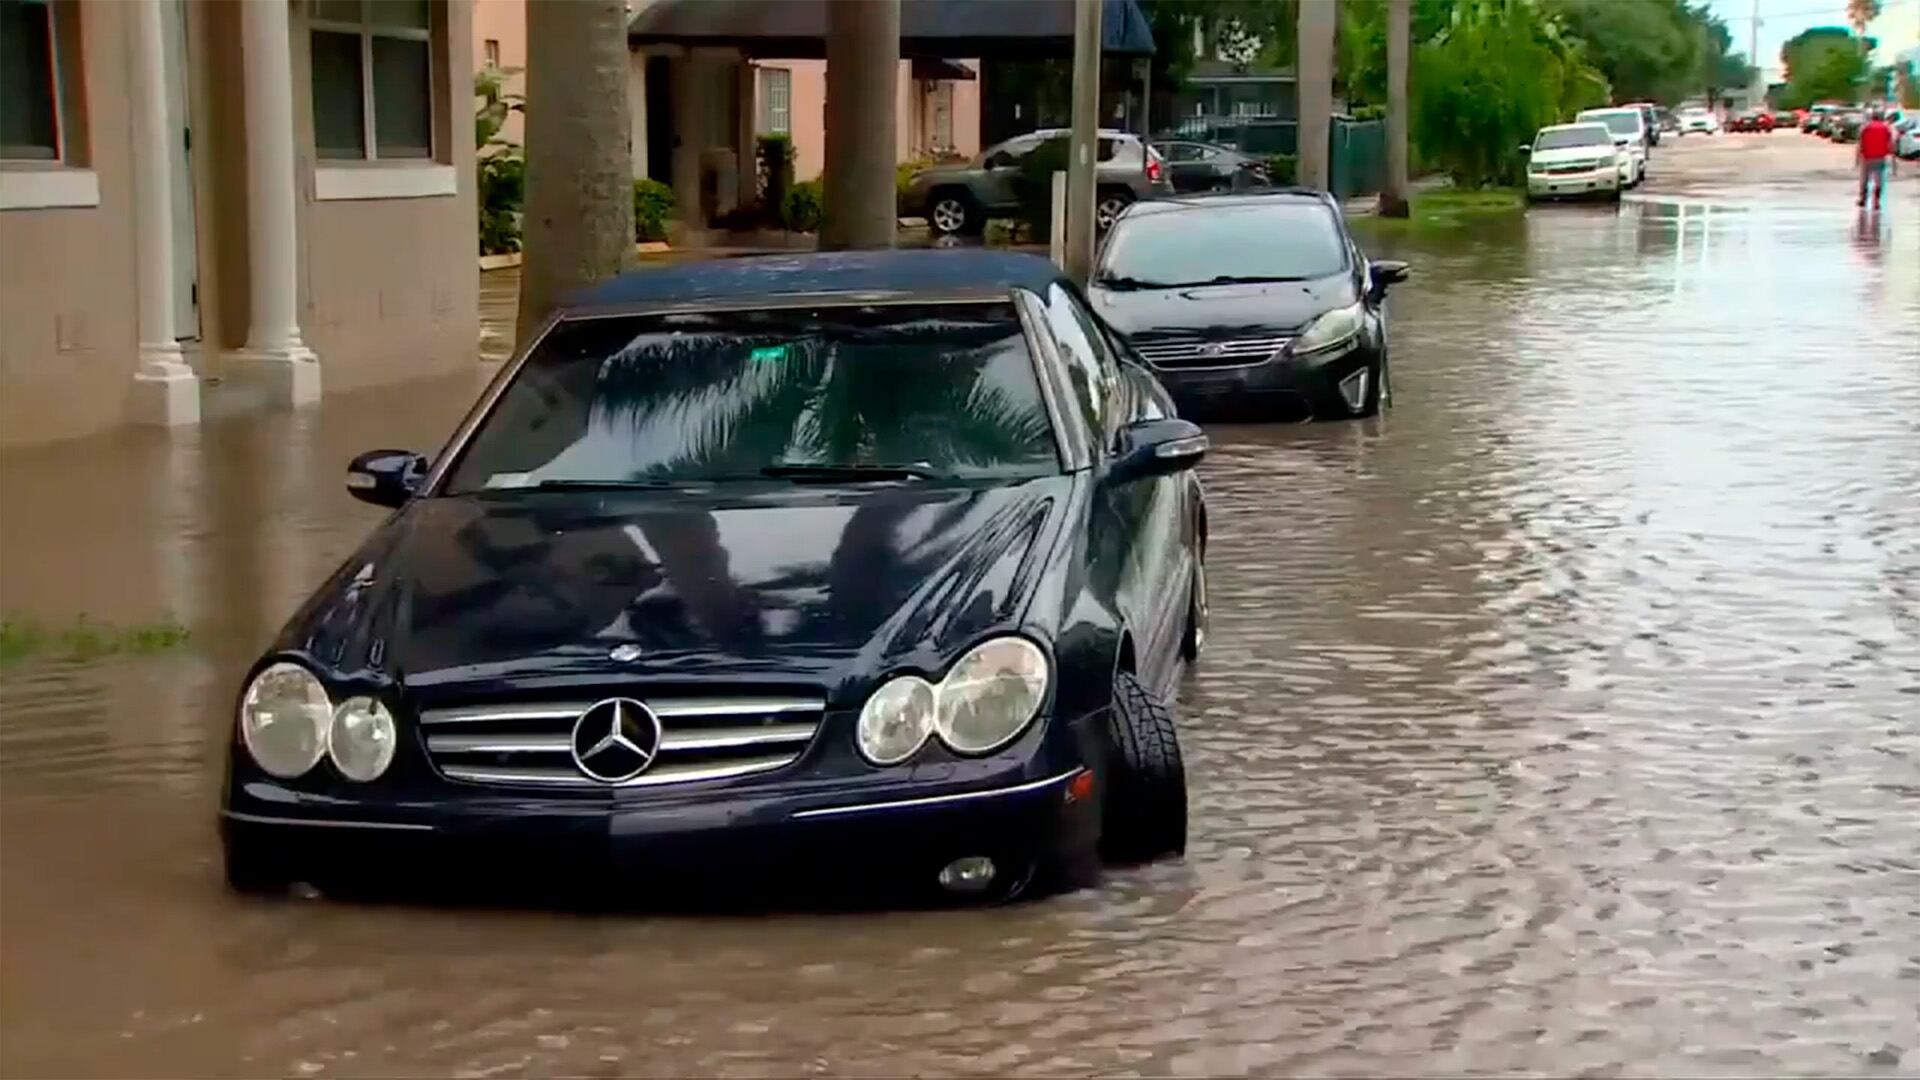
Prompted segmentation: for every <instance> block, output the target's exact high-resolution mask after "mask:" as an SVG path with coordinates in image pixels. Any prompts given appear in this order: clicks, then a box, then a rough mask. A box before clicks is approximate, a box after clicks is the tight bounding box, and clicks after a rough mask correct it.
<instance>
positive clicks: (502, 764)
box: [221, 250, 1207, 898]
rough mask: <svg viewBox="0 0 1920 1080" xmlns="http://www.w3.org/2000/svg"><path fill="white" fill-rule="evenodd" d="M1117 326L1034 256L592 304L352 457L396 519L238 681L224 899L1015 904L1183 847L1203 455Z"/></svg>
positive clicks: (644, 279) (799, 276)
mask: <svg viewBox="0 0 1920 1080" xmlns="http://www.w3.org/2000/svg"><path fill="white" fill-rule="evenodd" d="M1111 334H1112V332H1111V330H1110V329H1109V328H1108V327H1107V326H1106V325H1105V324H1104V323H1103V322H1102V321H1101V320H1100V319H1099V318H1098V317H1097V316H1095V315H1094V313H1093V312H1092V311H1091V310H1090V309H1088V308H1087V307H1086V306H1085V304H1084V302H1083V301H1082V299H1081V294H1080V292H1079V290H1077V289H1076V288H1075V287H1074V286H1073V285H1072V284H1071V283H1070V282H1068V281H1067V280H1066V279H1064V278H1063V277H1062V276H1061V275H1060V273H1059V271H1058V270H1057V269H1056V268H1054V266H1053V265H1052V264H1051V263H1049V262H1047V261H1046V260H1044V259H1041V258H1038V257H1036V256H1032V255H1020V254H1011V253H1005V252H991V251H928V250H921V251H889V252H848V253H837V254H819V255H815V254H807V255H787V256H777V257H770V258H758V259H737V260H723V261H717V262H709V263H694V264H686V265H682V266H676V267H666V268H660V269H652V270H645V271H639V272H630V273H627V274H623V275H619V276H617V277H615V278H614V279H612V280H610V281H608V282H605V283H603V284H601V285H598V286H595V287H593V288H591V289H588V290H586V291H585V292H584V293H583V294H581V295H580V296H578V297H576V298H575V299H574V301H573V306H569V307H566V308H563V309H562V310H561V311H560V312H559V314H558V316H557V317H556V318H555V319H554V320H553V321H552V322H550V323H548V324H547V325H546V326H545V327H544V328H543V329H541V330H540V331H539V332H538V333H537V335H536V338H535V341H534V342H533V344H532V345H531V347H530V349H529V350H528V351H527V352H526V353H524V354H522V356H521V357H520V358H518V359H516V360H514V361H512V362H510V363H509V364H508V365H507V366H506V367H505V368H503V369H502V371H501V372H500V374H499V375H498V376H496V378H495V380H494V381H493V383H492V384H491V386H490V387H489V388H488V389H487V390H486V391H485V393H484V394H483V395H482V397H481V399H480V401H479V403H478V404H477V405H476V406H475V407H474V409H473V411H472V412H471V413H470V414H469V415H468V417H467V418H466V419H465V420H464V421H463V422H462V423H461V424H460V426H459V428H458V429H457V430H456V432H455V434H454V435H453V437H452V439H451V441H450V442H449V443H448V444H447V445H446V447H445V448H444V449H443V450H442V451H441V453H440V454H439V455H438V457H436V458H435V459H434V460H433V461H432V462H431V463H429V462H428V460H427V459H426V458H423V457H421V456H419V455H416V454H412V453H408V452H405V451H398V450H380V451H374V452H372V453H369V454H364V455H362V456H361V457H359V458H358V459H356V460H355V461H354V462H353V464H352V465H351V466H350V467H349V471H348V490H349V493H350V494H352V495H353V496H355V497H356V498H359V499H361V500H362V501H365V502H370V503H373V504H375V505H377V506H382V507H388V508H391V509H392V510H393V513H392V515H391V516H389V517H388V518H387V519H386V520H385V521H384V522H383V523H381V524H380V525H379V526H378V527H376V528H375V529H374V530H373V533H372V535H370V536H369V537H368V538H367V540H366V541H365V542H364V543H363V544H362V545H361V546H360V548H359V550H357V551H356V552H355V553H354V554H353V555H351V556H350V557H349V558H348V559H347V560H346V561H345V562H344V563H343V564H342V565H341V566H340V568H339V569H338V570H336V571H335V572H333V573H332V574H331V575H329V576H328V578H327V579H326V580H325V581H324V582H323V583H321V584H320V586H319V588H318V589H317V590H316V591H315V592H314V594H313V595H312V597H311V598H310V599H309V600H308V601H307V602H306V603H305V604H303V605H302V606H301V608H300V610H299V612H298V614H296V615H295V616H294V617H293V618H292V620H291V621H289V622H288V623H287V625H286V627H285V628H284V629H283V630H282V631H281V633H280V634H279V636H278V637H277V638H276V639H275V640H274V642H273V643H272V645H271V646H270V647H269V648H268V649H267V651H266V652H265V653H264V654H263V655H262V656H261V657H260V658H259V659H258V660H257V661H256V662H255V663H254V664H253V665H252V667H251V669H250V670H249V671H248V673H247V675H246V677H245V679H244V680H243V687H242V689H241V692H240V695H239V700H238V703H237V708H236V713H237V715H235V716H234V717H233V718H232V720H231V721H230V722H231V724H232V728H231V729H230V730H231V741H230V746H229V748H228V755H227V758H228V760H227V779H226V783H225V787H224V793H223V797H222V800H221V826H222V830H221V831H222V835H223V841H224V846H225V857H226V874H227V879H228V881H229V882H230V883H231V884H232V885H233V886H234V887H235V888H238V889H241V890H243V891H253V890H272V889H276V888H280V887H282V886H284V885H285V884H287V883H288V882H292V881H314V882H319V883H322V884H323V885H325V884H327V883H331V882H332V881H334V880H336V879H337V880H342V881H345V882H357V881H360V880H362V879H364V878H366V877H368V876H371V877H375V878H385V877H388V876H391V875H396V874H404V873H409V872H412V871H414V870H416V869H418V870H420V871H422V872H430V873H432V874H435V875H440V876H441V880H443V881H446V880H466V879H467V877H468V876H469V875H471V876H472V877H474V878H477V879H479V880H481V881H482V882H493V883H498V882H504V881H512V880H532V881H546V880H549V879H548V878H547V877H545V876H542V875H545V874H549V873H550V874H552V875H554V876H555V877H556V878H560V879H564V880H568V881H571V880H574V879H576V878H584V879H586V880H587V881H589V882H591V883H592V884H593V888H594V894H595V895H598V896H608V895H613V896H622V895H630V896H635V897H641V898H644V897H647V896H653V895H659V893H660V890H664V889H667V888H669V887H674V888H677V887H679V886H681V885H683V884H688V885H691V884H692V883H696V882H698V883H705V882H707V881H709V880H712V881H714V882H716V883H722V884H723V885H724V884H731V883H733V882H734V881H735V879H737V878H738V877H746V878H749V879H751V880H752V881H754V882H759V883H761V884H763V885H764V884H779V883H782V882H784V883H787V884H789V885H792V884H796V883H798V884H809V883H812V884H820V883H828V882H837V881H845V882H858V883H860V884H859V887H860V888H862V889H864V888H866V886H867V884H868V883H869V882H872V883H874V884H875V886H876V888H877V887H878V886H879V885H880V884H882V883H891V882H898V883H903V884H905V885H906V886H907V887H908V888H910V889H919V890H924V891H926V892H928V893H931V894H934V895H936V896H953V897H966V896H981V897H985V898H1007V897H1010V896H1013V895H1017V894H1020V893H1021V892H1022V891H1026V890H1034V889H1040V888H1056V887H1059V888H1064V887H1071V886H1073V885H1076V884H1078V883H1081V882H1084V881H1086V880H1088V879H1089V877H1090V876H1091V875H1093V874H1096V873H1097V872H1098V867H1099V860H1100V858H1101V857H1103V856H1104V857H1105V858H1107V859H1110V860H1126V861H1131V860H1143V859H1150V858H1153V857H1157V856H1160V855H1165V854H1169V853H1173V852H1178V851H1180V850H1181V849H1182V847H1183V845H1184V843H1185V838H1186V788H1185V780H1184V772H1183V769H1182V765H1181V758H1180V750H1179V741H1178V732H1177V730H1176V727H1175V723H1174V715H1173V711H1172V707H1171V704H1170V703H1171V701H1172V695H1173V692H1174V687H1175V684H1176V682H1177V680H1178V677H1179V673H1180V671H1181V668H1182V664H1181V660H1182V658H1183V657H1185V658H1187V659H1191V658H1192V657H1194V656H1195V655H1197V653H1198V651H1199V649H1200V648H1201V645H1202V642H1203V641H1204V635H1205V629H1206V584H1205V566H1204V563H1203V561H1202V560H1203V549H1204V544H1205V536H1206V527H1207V526H1206V521H1207V519H1206V508H1205V505H1204V503H1203V501H1202V495H1201V490H1200V486H1199V481H1198V479H1197V478H1196V477H1195V475H1194V473H1193V466H1194V465H1195V464H1196V463H1197V462H1198V461H1199V460H1200V458H1201V457H1202V455H1203V454H1204V453H1205V451H1206V446H1207V440H1206V437H1205V436H1204V435H1203V434H1202V433H1201V432H1200V429H1199V428H1197V427H1196V426H1194V425H1193V424H1192V423H1190V422H1188V421H1186V420H1182V419H1180V418H1179V417H1178V416H1176V414H1175V412H1174V408H1173V404H1172V402H1171V401H1170V400H1169V399H1168V397H1167V395H1166V393H1165V392H1164V391H1163V390H1162V389H1161V387H1160V386H1159V384H1158V383H1157V382H1155V380H1154V378H1153V376H1152V375H1151V374H1149V373H1148V372H1147V371H1146V370H1145V369H1144V368H1142V367H1140V366H1139V365H1137V364H1136V363H1135V362H1133V361H1132V360H1131V358H1130V354H1129V353H1127V352H1126V350H1124V349H1122V348H1121V347H1119V345H1118V344H1117V339H1116V338H1114V337H1113V336H1111ZM376 884H377V882H376ZM622 890H625V891H624V892H623V891H622ZM742 891H743V890H740V889H738V888H735V889H734V890H733V891H732V895H741V894H742ZM746 894H747V895H752V893H751V892H750V891H747V892H746ZM860 895H863V896H864V895H878V893H877V892H876V893H866V892H862V893H861V894H860Z"/></svg>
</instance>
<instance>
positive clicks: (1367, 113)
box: [1348, 105, 1387, 120]
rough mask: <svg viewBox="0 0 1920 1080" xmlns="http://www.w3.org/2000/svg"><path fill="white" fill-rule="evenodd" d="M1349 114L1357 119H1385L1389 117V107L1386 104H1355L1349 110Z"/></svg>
mask: <svg viewBox="0 0 1920 1080" xmlns="http://www.w3.org/2000/svg"><path fill="white" fill-rule="evenodd" d="M1348 115H1349V116H1351V117H1353V118H1354V119H1355V120H1385V119H1386V118H1387V107H1386V106H1385V105H1355V106H1354V107H1353V108H1352V109H1351V110H1350V111H1349V112H1348Z"/></svg>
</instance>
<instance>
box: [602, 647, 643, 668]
mask: <svg viewBox="0 0 1920 1080" xmlns="http://www.w3.org/2000/svg"><path fill="white" fill-rule="evenodd" d="M607 656H608V658H609V659H611V660H613V661H614V662H615V663H617V664H630V663H632V662H633V661H635V660H638V659H640V646H638V645H635V644H634V643H633V642H631V641H629V642H627V643H626V644H624V645H615V646H614V647H613V651H612V652H610V653H608V654H607Z"/></svg>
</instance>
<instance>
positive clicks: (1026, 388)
mask: <svg viewBox="0 0 1920 1080" xmlns="http://www.w3.org/2000/svg"><path fill="white" fill-rule="evenodd" d="M1058 471H1059V458H1058V454H1057V451H1056V448H1055V444H1054V441H1053V430H1052V427H1051V425H1050V423H1049V421H1048V418H1047V412H1046V407H1045V405H1044V403H1043V401H1042V399H1041V396H1040V390H1039V386H1038V384H1037V383H1036V382H1035V378H1034V372H1033V364H1032V361H1031V359H1030V358H1029V353H1028V351H1027V346H1026V338H1025V336H1024V335H1023V333H1022V328H1021V324H1020V321H1019V318H1018V316H1017V315H1016V314H1015V313H1014V310H1013V307H1012V305H1011V304H1008V303H1005V302H1000V301H995V302H991V303H969V304H959V303H953V304H903V305H882V306H874V307H855V306H845V307H822V308H790V309H779V308H775V309H758V310H743V311H720V312H707V313H675V314H662V315H636V316H620V317H611V318H593V319H575V320H567V321H563V322H562V323H560V324H559V325H558V326H556V327H555V328H554V329H553V331H552V332H551V333H549V334H548V335H547V336H546V338H545V339H544V340H542V341H541V342H540V344H539V346H538V347H537V348H536V349H535V350H534V352H533V353H532V355H530V356H529V357H528V358H527V361H526V363H525V364H524V365H523V366H522V367H521V369H520V370H519V372H518V373H517V374H516V375H515V376H514V379H513V382H512V384H511V385H509V386H508V387H507V389H506V391H505V393H504V394H502V395H501V397H500V399H499V401H498V403H497V404H496V405H495V406H494V408H493V409H492V411H491V412H490V413H489V414H488V415H487V417H486V419H485V420H483V421H482V422H481V425H480V427H479V429H478V430H477V431H476V432H475V434H474V437H473V439H472V441H471V442H470V443H469V444H468V447H467V449H466V451H465V453H464V454H463V455H462V456H461V458H460V459H459V460H458V461H457V462H456V463H455V465H454V468H453V470H452V473H451V475H450V479H449V481H448V483H447V485H446V488H445V491H446V492H447V493H448V494H464V493H469V492H475V491H483V490H501V489H522V488H537V487H548V488H568V487H572V488H583V487H595V486H604V487H620V486H635V487H647V486H664V485H672V484H679V483H696V482H707V481H730V480H756V481H766V480H782V481H785V482H795V483H801V482H820V481H827V482H860V481H862V480H864V479H873V480H884V481H890V482H891V481H902V480H921V479H926V478H940V477H949V476H954V477H1009V478H1017V477H1027V476H1036V475H1042V474H1047V473H1056V472H1058Z"/></svg>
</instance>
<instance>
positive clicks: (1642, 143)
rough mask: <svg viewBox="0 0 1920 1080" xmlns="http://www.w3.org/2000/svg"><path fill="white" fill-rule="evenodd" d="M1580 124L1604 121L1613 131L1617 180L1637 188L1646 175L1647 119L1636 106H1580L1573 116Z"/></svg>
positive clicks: (1601, 122)
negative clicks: (1611, 107)
mask: <svg viewBox="0 0 1920 1080" xmlns="http://www.w3.org/2000/svg"><path fill="white" fill-rule="evenodd" d="M1574 120H1575V121H1576V122H1580V123H1599V124H1605V125H1606V126H1607V130H1608V131H1610V132H1612V133H1613V145H1614V147H1615V148H1617V149H1618V150H1619V151H1620V183H1621V185H1622V186H1624V187H1630V188H1631V187H1638V186H1640V181H1642V180H1644V179H1646V178H1647V121H1646V117H1644V116H1642V115H1641V113H1640V110H1639V109H1632V108H1628V109H1582V110H1581V111H1580V113H1579V115H1577V116H1575V117H1574Z"/></svg>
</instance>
